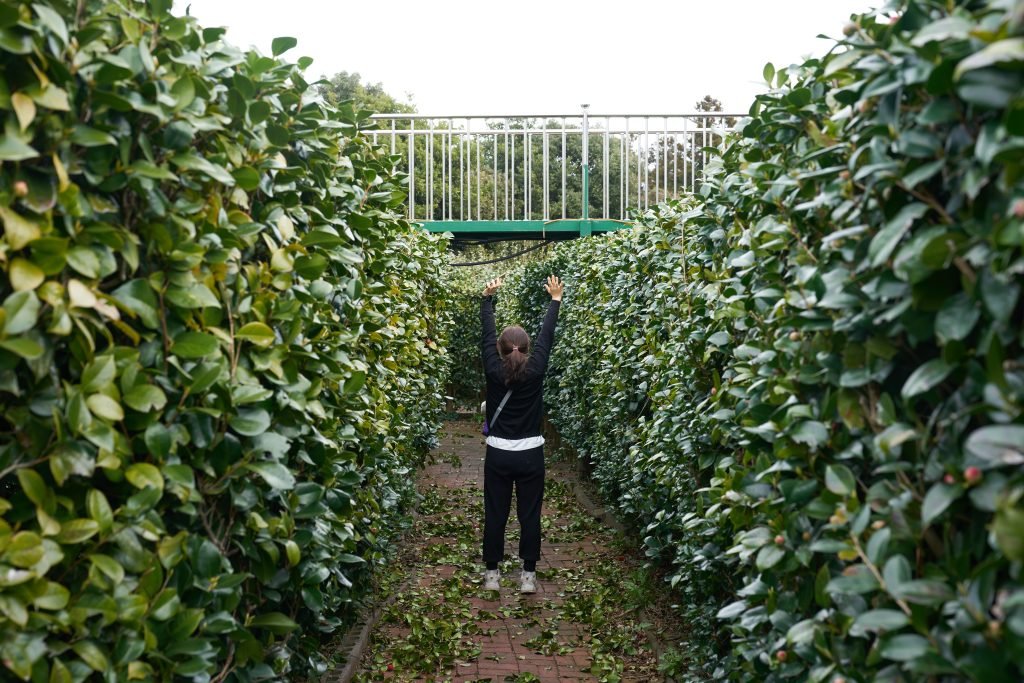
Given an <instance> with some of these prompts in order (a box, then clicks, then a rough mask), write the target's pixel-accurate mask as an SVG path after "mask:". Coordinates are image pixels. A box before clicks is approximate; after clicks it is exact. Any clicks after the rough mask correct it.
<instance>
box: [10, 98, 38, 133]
mask: <svg viewBox="0 0 1024 683" xmlns="http://www.w3.org/2000/svg"><path fill="white" fill-rule="evenodd" d="M11 106H12V107H13V108H14V115H15V116H17V117H18V126H19V127H20V128H21V130H22V132H24V131H25V129H27V128H28V127H29V126H30V125H32V121H33V120H34V119H35V118H36V103H35V102H34V101H33V100H32V98H31V97H29V96H28V95H26V94H24V93H20V92H16V93H14V94H13V95H11Z"/></svg>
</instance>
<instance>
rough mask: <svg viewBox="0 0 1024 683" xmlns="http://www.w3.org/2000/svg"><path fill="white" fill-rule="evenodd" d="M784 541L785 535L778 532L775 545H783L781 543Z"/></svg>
mask: <svg viewBox="0 0 1024 683" xmlns="http://www.w3.org/2000/svg"><path fill="white" fill-rule="evenodd" d="M785 542H786V537H785V536H783V535H782V534H779V535H778V536H776V537H775V545H783V544H785Z"/></svg>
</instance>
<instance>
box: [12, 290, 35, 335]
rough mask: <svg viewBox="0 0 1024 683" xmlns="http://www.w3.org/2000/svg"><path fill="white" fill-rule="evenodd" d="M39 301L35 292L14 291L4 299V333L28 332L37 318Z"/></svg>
mask: <svg viewBox="0 0 1024 683" xmlns="http://www.w3.org/2000/svg"><path fill="white" fill-rule="evenodd" d="M39 309H40V302H39V297H37V296H36V293H35V292H16V293H15V294H11V295H10V296H9V297H7V299H6V300H4V305H3V312H4V316H5V319H6V322H5V324H4V326H3V332H4V334H6V335H15V334H21V333H23V332H28V331H29V330H31V329H32V328H33V327H35V325H36V321H37V320H39Z"/></svg>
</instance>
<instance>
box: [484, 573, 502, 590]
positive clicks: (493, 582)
mask: <svg viewBox="0 0 1024 683" xmlns="http://www.w3.org/2000/svg"><path fill="white" fill-rule="evenodd" d="M499 579H501V572H500V571H498V570H497V569H488V570H487V571H485V572H484V590H485V591H496V590H501V585H500V584H499V583H498V580H499Z"/></svg>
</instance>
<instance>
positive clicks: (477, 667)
mask: <svg viewBox="0 0 1024 683" xmlns="http://www.w3.org/2000/svg"><path fill="white" fill-rule="evenodd" d="M484 448H485V446H484V443H483V437H482V436H481V435H480V433H479V426H478V425H476V424H475V423H473V422H450V423H448V425H447V427H446V429H445V430H444V432H443V434H442V439H441V443H440V446H439V447H438V449H437V451H436V453H437V454H441V455H439V457H438V458H437V459H436V460H435V461H434V462H433V463H432V464H430V465H428V466H427V467H426V468H424V469H423V470H421V471H420V474H419V478H418V488H419V489H420V490H421V491H425V490H427V489H430V488H433V487H437V488H439V489H441V490H444V489H466V488H472V489H474V490H482V488H483V465H484ZM452 454H454V456H453V455H452ZM452 457H455V458H457V459H458V461H459V463H460V466H456V465H454V464H453V462H452ZM573 476H574V475H573V474H572V473H571V472H570V471H569V468H568V467H567V466H565V465H559V464H551V463H550V461H549V464H548V469H547V479H548V481H552V480H558V479H561V480H563V481H564V480H566V479H570V478H572V477H573ZM454 500H459V499H458V498H454ZM474 500H475V502H474V504H479V512H478V513H474V512H470V513H469V514H470V515H474V514H479V515H481V517H480V522H481V524H482V514H483V512H482V507H483V506H482V497H481V498H476V499H474ZM572 504H573V505H575V504H576V503H575V501H572ZM553 512H554V511H552V510H551V509H550V507H549V504H548V500H545V504H544V509H543V512H542V518H543V517H551V519H550V521H551V523H552V528H557V526H558V525H560V524H563V525H564V524H566V523H568V521H569V518H568V517H566V516H565V513H564V512H563V513H562V515H561V516H559V515H557V514H556V515H554V516H552V514H553ZM577 514H578V513H577ZM518 525H519V523H518V520H517V519H516V517H515V502H514V501H513V504H512V511H511V515H510V519H509V523H508V527H507V530H506V545H505V555H506V558H517V557H518V534H517V533H515V532H517V530H518ZM479 533H480V532H479V529H477V535H478V539H477V544H476V545H475V546H474V547H473V548H472V553H474V555H473V558H474V559H475V560H476V562H477V563H478V567H479V569H480V571H481V572H482V570H483V566H482V564H479V561H480V548H479ZM563 539H564V536H563ZM444 540H446V539H443V538H437V537H435V538H431V539H422V540H421V541H420V542H418V543H417V545H420V546H421V547H425V546H426V545H427V544H429V543H430V542H434V543H437V542H443V541H444ZM602 556H603V557H602ZM608 558H609V552H608V549H607V539H601V538H597V537H594V536H589V537H583V538H579V539H578V540H574V541H571V542H561V543H557V544H555V543H549V542H548V541H547V540H546V539H544V538H542V547H541V559H540V561H539V562H538V563H537V569H538V581H537V594H536V595H533V596H523V595H520V594H519V592H518V587H519V584H518V581H519V564H518V559H516V569H515V570H514V571H513V572H511V573H506V574H504V575H503V576H502V589H501V591H500V597H499V598H498V599H493V598H486V597H481V596H478V595H476V593H478V591H474V590H469V591H467V592H466V596H465V597H466V598H467V599H468V600H469V602H470V605H471V609H472V610H473V613H474V614H479V613H480V611H486V612H490V613H494V614H495V615H497V618H496V619H485V620H482V621H479V622H477V624H478V625H479V626H480V627H481V629H483V631H484V633H488V632H490V631H491V630H493V634H492V635H475V636H473V639H474V642H475V643H477V644H478V645H479V647H480V649H481V652H480V655H479V656H478V657H477V658H476V659H475V660H473V661H460V662H457V664H456V666H455V667H454V668H455V671H452V672H451V673H449V674H447V675H441V676H438V675H436V674H434V675H429V676H426V675H425V676H423V677H421V678H416V679H411V680H419V681H437V680H451V681H473V682H482V681H486V680H488V679H490V680H491V681H493V683H503V682H504V681H505V679H506V677H514V676H516V675H517V674H522V673H532V674H535V675H536V676H537V677H538V678H539V679H540V680H541V681H544V682H545V683H547V682H548V681H598V680H599V679H598V678H597V677H596V676H594V675H592V674H590V673H588V672H584V671H583V669H585V668H586V667H587V666H588V665H589V664H590V663H591V657H590V653H589V652H588V651H586V650H585V649H583V648H580V647H576V648H575V649H573V651H572V652H571V653H568V654H552V655H544V654H539V653H537V652H535V651H534V650H533V649H531V648H530V647H528V646H527V645H525V643H526V641H528V640H530V639H531V638H533V637H535V636H537V635H538V634H539V632H540V631H541V630H542V629H543V628H546V626H545V624H544V620H545V619H546V618H548V617H551V616H554V615H555V614H557V612H555V611H554V610H550V609H543V608H542V606H543V605H546V604H549V605H560V604H562V600H563V595H560V592H561V591H563V589H564V586H562V585H559V583H558V582H557V579H558V576H557V571H554V572H553V571H551V570H557V569H560V568H561V569H568V568H574V569H577V570H578V569H580V568H583V567H586V566H587V565H588V564H590V563H592V562H594V561H607V560H608ZM546 570H547V571H546ZM415 571H416V574H417V575H416V576H415V577H414V579H413V580H414V581H415V582H416V583H417V584H418V585H419V586H421V587H423V588H427V587H430V586H432V585H436V584H438V583H439V582H440V581H441V580H443V579H444V578H446V577H450V576H451V575H452V574H453V573H454V571H455V567H453V566H451V565H443V564H429V563H427V562H423V563H422V564H420V565H419V566H417V567H415ZM545 573H546V574H547V577H550V578H545ZM553 575H554V576H553ZM481 595H486V594H484V593H481ZM522 601H528V602H532V603H536V605H534V607H537V608H541V609H534V610H531V611H530V613H528V614H527V615H526V617H524V618H520V617H516V616H513V615H508V616H506V615H504V614H502V612H503V611H508V610H515V609H516V608H517V607H518V606H519V605H520V604H521V602H522ZM529 621H532V622H533V623H536V622H537V621H539V622H540V623H541V626H540V627H538V626H536V625H534V626H532V627H531V626H529V625H528V624H527V622H529ZM586 628H587V627H586V626H585V625H581V624H574V623H567V622H566V621H564V620H563V621H562V622H561V623H559V624H558V633H559V642H561V643H577V642H581V640H580V639H581V638H584V637H585V636H586V635H587V634H586ZM381 630H385V631H386V632H388V633H391V634H396V635H401V629H400V628H399V627H396V626H394V625H388V626H385V625H382V624H381V625H378V627H377V631H378V632H379V631H381ZM377 642H379V639H378V641H377ZM582 642H585V641H582ZM373 650H374V641H373V640H371V644H370V646H369V648H368V650H367V652H366V653H365V655H364V658H363V667H364V670H363V674H362V675H363V676H366V675H367V674H368V673H369V671H368V670H367V669H368V668H370V667H374V664H373V663H372V662H373V657H374V652H373ZM647 655H648V656H649V657H651V658H652V659H653V655H650V654H649V653H647ZM380 673H384V672H380ZM396 673H399V672H396ZM378 676H379V675H378ZM384 678H392V674H390V672H389V673H384ZM402 679H403V680H410V679H409V678H408V674H406V675H405V676H402ZM621 680H623V681H645V682H646V681H651V680H654V679H653V678H652V677H651V676H645V677H644V678H628V677H623V678H622V679H621Z"/></svg>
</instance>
